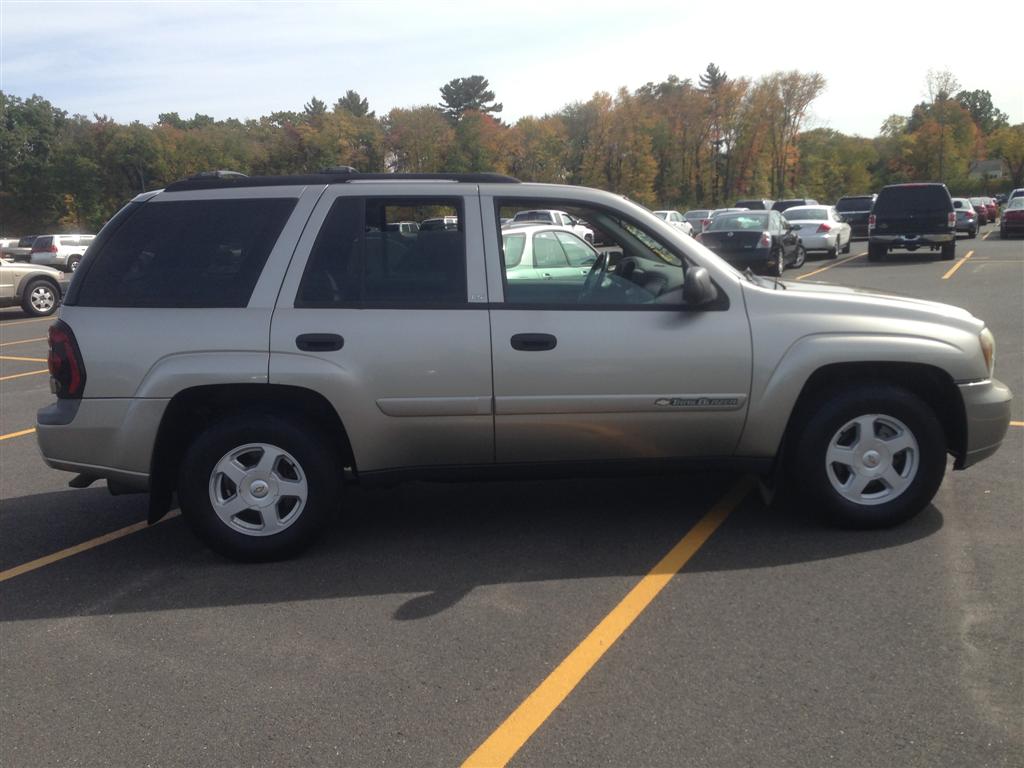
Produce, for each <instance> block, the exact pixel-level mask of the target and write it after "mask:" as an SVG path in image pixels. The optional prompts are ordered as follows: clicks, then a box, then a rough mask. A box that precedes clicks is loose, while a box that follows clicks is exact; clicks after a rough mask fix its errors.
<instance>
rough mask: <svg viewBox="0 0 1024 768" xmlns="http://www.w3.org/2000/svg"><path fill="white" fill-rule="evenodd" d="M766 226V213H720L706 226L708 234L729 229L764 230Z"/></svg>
mask: <svg viewBox="0 0 1024 768" xmlns="http://www.w3.org/2000/svg"><path fill="white" fill-rule="evenodd" d="M767 226H768V213H767V212H765V213H759V212H757V211H753V212H751V213H720V214H719V215H718V216H715V218H713V219H712V220H711V223H710V224H709V225H708V232H714V231H725V230H730V229H733V230H735V229H756V230H764V229H765V227H767Z"/></svg>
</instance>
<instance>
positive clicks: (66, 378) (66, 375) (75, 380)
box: [46, 320, 85, 399]
mask: <svg viewBox="0 0 1024 768" xmlns="http://www.w3.org/2000/svg"><path fill="white" fill-rule="evenodd" d="M49 337H50V338H49V341H50V354H49V355H48V356H47V358H46V362H47V364H48V367H49V369H50V381H51V382H52V384H53V391H54V394H56V395H57V397H60V398H72V399H78V398H80V397H81V396H82V392H84V391H85V365H84V364H83V363H82V354H81V352H80V351H79V349H78V340H77V339H75V334H74V332H73V331H72V330H71V326H69V325H68V324H67V323H65V322H64V321H63V320H58V321H57V322H56V323H54V324H53V325H51V326H50V333H49Z"/></svg>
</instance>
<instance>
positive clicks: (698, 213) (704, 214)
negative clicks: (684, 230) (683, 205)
mask: <svg viewBox="0 0 1024 768" xmlns="http://www.w3.org/2000/svg"><path fill="white" fill-rule="evenodd" d="M712 210H713V209H712V208H693V209H691V210H689V211H686V212H685V213H684V214H683V218H684V219H686V220H687V221H688V222H690V226H691V227H693V231H694V232H695V233H698V232H701V231H703V229H704V220H705V219H707V218H708V217H709V216H710V215H711V211H712Z"/></svg>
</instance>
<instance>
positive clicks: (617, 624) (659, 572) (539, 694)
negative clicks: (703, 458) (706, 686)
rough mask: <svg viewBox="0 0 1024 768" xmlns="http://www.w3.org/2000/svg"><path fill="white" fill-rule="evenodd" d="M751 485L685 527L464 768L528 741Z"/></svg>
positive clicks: (746, 481) (502, 760) (505, 757)
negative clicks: (686, 529) (648, 571)
mask: <svg viewBox="0 0 1024 768" xmlns="http://www.w3.org/2000/svg"><path fill="white" fill-rule="evenodd" d="M752 487H753V482H752V480H751V478H743V479H742V480H741V481H740V482H739V483H737V484H736V485H735V486H734V487H733V488H732V489H731V490H730V491H729V492H728V493H727V494H726V495H725V496H724V497H723V498H722V499H721V500H720V501H719V502H718V503H717V504H715V505H714V506H713V507H712V508H711V509H710V510H709V511H708V513H707V514H706V515H704V517H702V518H701V519H700V521H699V522H698V523H697V524H696V525H695V526H694V527H693V528H692V529H690V531H689V533H687V534H686V535H685V536H684V537H683V538H682V539H681V540H680V541H679V542H678V543H677V544H676V545H675V546H674V547H673V548H672V549H671V550H670V551H669V552H668V554H667V555H665V557H663V558H662V559H661V562H659V563H658V564H657V565H656V566H654V568H653V569H652V570H651V571H650V573H648V574H647V575H646V576H644V577H643V578H642V579H641V580H640V582H639V583H638V584H637V585H636V586H635V587H633V589H632V590H630V592H629V594H627V595H626V596H625V597H624V598H623V599H622V601H621V602H620V603H619V604H618V605H617V606H615V607H614V608H613V609H612V611H611V613H609V614H608V615H607V616H605V617H604V619H602V621H601V623H600V624H598V625H597V626H596V627H595V628H594V630H593V631H592V632H591V633H590V634H589V635H587V637H586V638H585V639H584V640H583V642H582V643H580V644H579V645H578V646H576V648H574V649H573V651H572V652H571V653H570V654H569V655H568V656H566V657H565V659H564V660H563V661H562V663H561V664H559V665H558V666H557V667H556V668H555V670H554V671H553V672H552V673H551V674H550V675H548V676H547V678H545V680H544V682H542V683H541V684H540V685H539V686H537V688H536V689H535V690H534V691H533V693H531V694H530V695H529V696H528V697H526V700H525V701H523V703H522V704H520V705H519V706H518V707H517V708H516V710H515V711H514V712H513V713H512V714H511V715H509V716H508V718H507V719H506V720H505V722H503V723H502V724H501V725H500V726H498V729H497V730H496V731H495V732H494V733H492V734H491V735H490V736H489V737H487V740H486V741H484V743H483V744H481V745H480V746H479V747H478V748H477V750H476V751H475V752H474V753H473V754H472V755H470V756H469V757H468V758H467V759H466V762H464V763H463V764H462V765H463V768H478V767H482V766H487V767H488V768H495V767H496V766H503V765H505V764H506V763H508V761H509V760H511V759H512V757H513V756H514V755H515V754H516V752H518V751H519V750H520V749H521V748H522V746H523V745H524V744H525V743H526V742H527V741H529V739H530V737H531V736H532V735H533V734H534V733H535V732H536V730H537V729H538V728H540V726H541V725H543V724H544V721H545V720H547V719H548V717H550V715H551V713H552V712H554V711H555V709H557V708H558V706H559V705H560V704H561V703H562V702H563V701H564V700H565V698H566V697H567V696H568V695H569V694H570V693H572V691H573V689H575V688H576V686H577V685H579V683H580V681H581V680H582V679H583V678H584V676H585V675H586V674H587V672H589V671H590V669H591V668H592V667H593V666H594V665H595V664H596V663H597V662H598V661H599V660H600V659H601V657H602V656H604V654H605V652H606V651H607V650H608V649H609V648H611V647H612V646H613V645H614V644H615V641H616V640H618V639H619V637H621V636H622V633H623V632H625V631H626V630H627V629H628V628H629V627H630V625H631V624H632V623H633V622H634V621H635V620H636V618H637V617H638V616H639V615H640V614H641V613H643V611H644V609H646V608H647V606H648V605H650V603H651V601H652V600H654V598H655V597H657V595H658V593H659V592H661V590H662V589H664V588H665V586H666V585H667V584H668V583H669V581H671V579H672V577H673V576H674V575H675V574H676V573H678V572H679V571H680V570H681V569H682V567H683V566H684V565H686V563H687V562H688V561H689V560H690V558H691V557H693V555H694V554H695V553H696V552H697V550H699V549H700V548H701V546H702V545H703V544H704V543H705V542H706V541H707V540H708V538H710V536H711V534H713V533H714V532H715V531H716V530H717V529H718V527H719V526H720V525H721V524H722V523H723V522H724V521H725V519H726V518H727V517H728V516H729V513H730V512H732V511H733V510H734V509H735V508H736V507H738V506H739V505H740V502H742V501H743V499H744V498H746V496H747V494H748V493H749V492H750V489H751V488H752Z"/></svg>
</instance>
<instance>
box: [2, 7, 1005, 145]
mask: <svg viewBox="0 0 1024 768" xmlns="http://www.w3.org/2000/svg"><path fill="white" fill-rule="evenodd" d="M790 7H792V8H795V9H797V10H795V11H788V10H787V8H790ZM924 8H927V10H923V9H924ZM983 12H984V14H985V16H986V18H982V17H981V16H982V13H983ZM1021 29H1024V3H1021V2H1020V0H1000V2H993V3H986V4H984V5H978V4H973V5H972V4H970V3H966V4H965V3H963V2H956V3H953V2H948V1H945V0H943V1H939V0H921V1H920V2H906V3H904V2H900V1H899V0H889V1H888V2H874V0H858V1H857V2H851V3H839V2H828V3H825V2H808V1H807V0H802V1H801V2H786V1H785V0H783V2H765V1H764V0H762V2H747V1H746V0H728V1H727V2H700V3H694V2H672V3H669V2H644V1H643V0H631V1H630V2H621V1H617V2H613V3H607V4H606V3H603V2H598V1H596V0H592V2H589V3H573V2H568V1H563V2H559V1H558V0H555V1H554V2H552V1H551V0H548V2H529V1H527V0H517V1H516V2H501V3H490V2H486V0H482V1H481V0H477V2H461V1H460V2H442V1H438V0H432V1H430V2H404V1H403V0H382V1H381V2H376V3H369V2H254V1H251V2H190V1H185V2H182V1H179V2H116V1H114V2H90V1H89V0H80V1H78V2H39V1H34V2H18V1H17V0H0V46H2V47H0V89H2V90H3V91H5V92H6V93H9V94H13V95H16V96H20V97H28V96H30V95H32V94H34V93H36V94H39V95H41V96H44V97H45V98H47V99H49V100H50V101H51V102H53V103H54V104H55V105H56V106H58V107H60V108H62V109H66V110H68V111H69V112H72V113H82V114H87V115H91V114H93V113H99V114H105V115H108V116H110V117H113V118H115V119H116V120H119V121H123V122H127V121H131V120H141V121H142V122H144V123H152V122H155V121H156V118H157V115H158V114H159V113H161V112H178V113H179V114H181V115H182V116H183V117H191V116H192V115H193V114H194V113H196V112H201V113H204V114H208V115H212V116H214V117H216V118H218V119H223V118H227V117H237V118H240V119H245V118H250V117H259V116H260V115H264V114H268V113H270V112H273V111H277V110H301V109H302V106H303V104H304V103H305V102H307V101H308V100H309V99H310V97H311V96H317V97H319V98H320V99H322V100H323V101H325V102H327V103H328V105H330V104H332V103H333V102H334V100H335V99H336V98H338V97H339V96H341V95H343V94H344V92H345V91H346V90H347V89H349V88H352V89H354V90H356V91H358V92H359V93H360V94H362V95H363V96H365V97H367V98H368V99H369V101H370V106H371V109H374V110H376V112H377V113H378V114H382V113H385V112H387V111H388V110H389V109H391V108H392V107H396V106H399V107H409V106H416V105H421V104H432V103H437V102H438V101H439V99H440V96H439V93H438V89H439V88H440V86H441V85H443V84H444V83H446V82H447V81H448V80H450V79H452V78H453V77H460V76H467V75H473V74H480V75H484V76H485V77H487V78H488V79H489V80H490V83H491V88H492V89H493V90H494V91H495V93H496V94H497V98H498V100H499V101H501V102H503V103H504V105H505V111H504V112H503V113H502V115H501V117H502V118H503V119H505V120H506V121H509V122H514V121H515V120H516V119H517V118H519V117H522V116H524V115H542V114H545V113H548V112H554V111H557V110H559V109H561V108H562V107H563V106H565V105H566V104H569V103H571V102H574V101H586V100H587V99H589V98H590V96H591V95H592V94H593V93H594V92H595V91H599V90H604V91H610V92H614V91H616V90H617V89H618V88H619V87H620V86H626V87H627V88H629V89H630V90H632V89H634V88H636V87H638V86H640V85H643V84H644V83H646V82H648V81H655V82H657V81H661V80H664V79H665V78H666V77H667V76H668V75H670V74H674V75H677V76H678V77H680V78H692V79H694V80H696V78H697V77H698V75H699V74H700V73H701V72H702V71H703V70H704V68H705V67H706V66H707V64H708V62H714V63H715V64H717V65H718V66H719V67H720V68H721V69H723V70H725V72H726V73H727V74H728V75H730V76H731V77H749V78H757V77H758V76H760V75H763V74H766V73H768V72H771V71H774V70H779V69H799V70H801V71H803V72H813V71H816V72H820V73H821V74H822V75H824V77H825V79H826V81H827V88H826V91H825V93H824V94H823V95H822V96H821V97H820V98H819V99H818V100H817V101H816V102H815V103H814V105H813V108H812V109H813V115H812V125H813V126H814V127H828V128H833V129H835V130H839V131H843V132H845V133H855V134H860V135H863V136H874V135H876V134H877V132H878V129H879V126H880V125H881V123H882V121H883V120H884V119H885V118H886V117H887V116H888V115H890V114H893V113H900V114H909V112H910V109H911V108H912V107H913V105H914V104H916V103H917V102H919V101H921V100H923V98H924V95H925V77H926V75H927V72H928V70H929V69H933V70H943V69H948V70H950V71H952V72H953V73H954V75H956V77H957V78H958V79H959V81H960V83H961V85H962V87H963V88H965V89H968V90H974V89H985V90H988V91H990V92H991V93H992V99H993V101H994V103H995V105H996V106H997V107H999V108H1000V109H1002V110H1003V111H1004V112H1007V113H1008V114H1009V116H1010V120H1011V122H1014V123H1019V122H1022V121H1024V78H1022V77H1021V75H1020V72H1021V70H1020V65H1019V63H1017V61H1016V60H1017V58H1018V57H1019V50H1020V48H1019V46H1020V38H1019V35H1020V30H1021ZM883 40H884V41H883Z"/></svg>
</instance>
